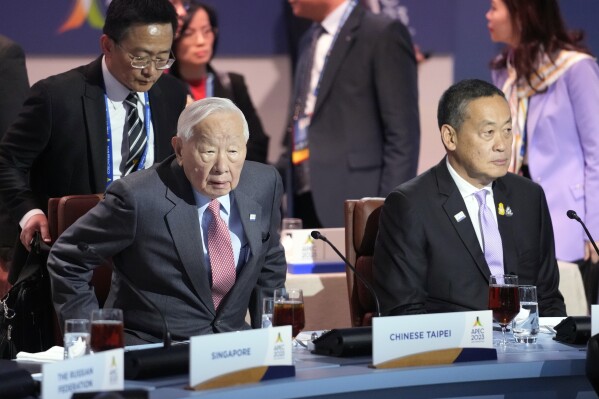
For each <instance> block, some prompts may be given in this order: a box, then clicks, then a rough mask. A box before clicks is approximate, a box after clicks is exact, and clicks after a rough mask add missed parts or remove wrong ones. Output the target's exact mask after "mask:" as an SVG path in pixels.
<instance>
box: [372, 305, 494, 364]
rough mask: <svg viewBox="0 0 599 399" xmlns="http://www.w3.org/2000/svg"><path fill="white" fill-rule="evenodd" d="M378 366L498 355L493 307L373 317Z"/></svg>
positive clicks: (374, 360) (375, 356) (452, 361)
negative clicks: (494, 337) (495, 344)
mask: <svg viewBox="0 0 599 399" xmlns="http://www.w3.org/2000/svg"><path fill="white" fill-rule="evenodd" d="M372 338H373V339H372V364H373V366H374V367H375V368H395V367H408V366H424V365H431V364H451V363H458V362H467V361H478V360H494V359H497V351H496V350H495V349H494V348H493V317H492V315H491V311H490V310H483V311H475V312H456V313H436V314H427V315H413V316H394V317H375V318H373V319H372Z"/></svg>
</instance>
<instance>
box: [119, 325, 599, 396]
mask: <svg viewBox="0 0 599 399" xmlns="http://www.w3.org/2000/svg"><path fill="white" fill-rule="evenodd" d="M497 358H498V359H497V360H493V361H481V362H469V363H459V364H451V365H438V366H427V367H406V368H396V369H384V370H382V369H381V370H377V369H373V368H372V367H371V366H370V362H371V359H370V357H358V358H334V357H327V356H319V355H313V354H311V353H310V352H309V351H308V350H307V349H304V348H303V347H296V348H294V361H295V365H296V376H295V377H291V378H282V379H278V380H270V381H265V382H261V383H258V384H247V385H238V386H233V387H229V388H221V389H213V390H206V391H189V390H186V389H185V386H186V385H187V383H188V378H187V376H180V377H171V378H161V379H155V380H150V381H127V382H126V387H127V388H147V389H150V398H152V399H179V398H227V397H235V398H282V399H284V398H335V397H339V398H343V399H352V398H364V397H368V398H369V399H376V398H431V397H434V398H465V397H486V398H556V399H557V398H560V399H561V398H578V399H582V398H597V395H596V394H595V392H594V391H593V388H592V387H591V385H590V383H589V382H588V380H587V379H586V377H585V358H586V350H585V347H584V346H580V345H578V346H577V345H565V344H562V343H559V342H556V341H553V340H552V335H550V334H540V337H539V340H538V342H537V343H536V344H519V345H516V346H514V347H510V348H508V349H507V350H505V351H502V350H499V351H498V354H497Z"/></svg>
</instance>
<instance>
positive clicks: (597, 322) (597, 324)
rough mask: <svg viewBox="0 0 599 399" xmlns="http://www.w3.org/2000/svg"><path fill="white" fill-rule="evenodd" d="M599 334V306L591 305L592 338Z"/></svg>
mask: <svg viewBox="0 0 599 399" xmlns="http://www.w3.org/2000/svg"><path fill="white" fill-rule="evenodd" d="M597 334H599V305H591V337H592V336H593V335H597Z"/></svg>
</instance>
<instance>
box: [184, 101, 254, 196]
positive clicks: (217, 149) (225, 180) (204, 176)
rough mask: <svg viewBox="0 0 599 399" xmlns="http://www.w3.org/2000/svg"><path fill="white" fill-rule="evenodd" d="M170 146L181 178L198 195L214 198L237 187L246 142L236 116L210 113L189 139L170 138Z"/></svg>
mask: <svg viewBox="0 0 599 399" xmlns="http://www.w3.org/2000/svg"><path fill="white" fill-rule="evenodd" d="M172 143H173V148H174V149H175V154H176V155H177V161H178V162H179V165H181V167H183V170H184V171H185V176H187V179H188V180H189V181H190V182H191V185H192V187H193V188H194V189H195V190H196V191H197V192H199V193H200V194H202V195H205V196H207V197H209V198H211V199H214V198H217V197H220V196H223V195H226V194H228V193H229V192H230V191H231V190H233V189H234V188H235V187H237V185H238V184H239V176H240V175H241V169H242V168H243V163H244V161H245V155H246V140H245V136H244V135H243V121H242V119H241V117H240V116H239V115H238V114H237V113H235V112H228V111H222V112H217V113H214V114H211V115H210V116H208V117H207V118H205V119H204V120H203V121H202V122H200V123H199V124H197V125H196V126H195V127H194V128H193V135H192V136H191V137H190V138H189V140H187V141H186V140H185V139H183V138H181V137H173V139H172Z"/></svg>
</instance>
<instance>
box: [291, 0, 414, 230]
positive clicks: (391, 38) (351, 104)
mask: <svg viewBox="0 0 599 399" xmlns="http://www.w3.org/2000/svg"><path fill="white" fill-rule="evenodd" d="M289 3H290V4H291V8H292V10H293V13H294V14H295V15H296V16H299V17H303V18H307V19H310V20H312V21H314V24H313V26H312V28H311V29H310V30H309V31H308V32H307V33H306V35H305V37H304V39H303V43H302V44H300V48H302V49H303V50H302V51H301V54H300V57H299V61H298V65H297V68H296V73H295V87H294V98H293V104H292V108H293V109H292V111H291V116H290V118H289V119H290V123H289V129H288V130H289V131H288V134H287V135H286V144H287V145H286V146H287V152H286V153H285V154H284V156H283V157H282V158H281V160H280V162H279V164H280V166H281V168H286V170H287V173H286V186H287V190H288V196H287V198H288V199H289V200H290V203H289V209H288V211H289V213H290V214H293V215H294V216H296V217H300V218H302V219H303V220H304V226H306V227H320V226H324V227H338V226H342V225H343V201H344V200H346V199H348V198H361V197H366V196H386V195H387V194H388V193H389V192H390V191H391V190H392V189H393V188H394V187H395V186H397V185H398V184H400V183H403V182H405V181H407V180H409V179H411V178H412V177H414V176H415V175H416V168H417V164H418V151H419V146H420V123H419V116H418V115H419V114H418V82H417V71H416V60H415V58H414V51H413V45H412V41H411V39H410V35H409V33H408V30H407V29H406V27H405V26H404V25H402V23H401V22H399V21H394V20H392V19H390V18H387V17H385V16H383V15H375V14H372V13H371V12H369V11H366V10H365V9H364V8H363V7H362V6H361V5H360V4H357V1H356V0H351V1H348V0H289Z"/></svg>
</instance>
